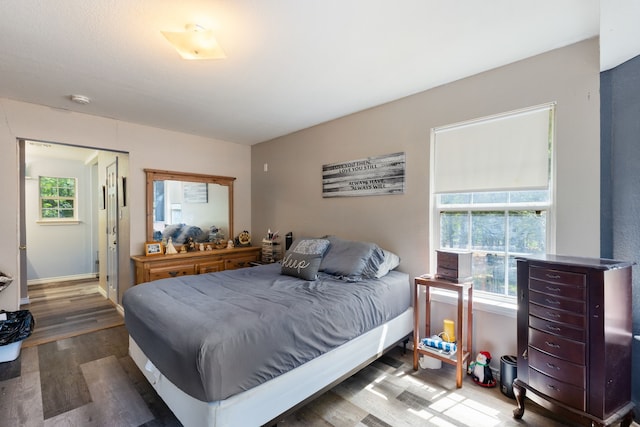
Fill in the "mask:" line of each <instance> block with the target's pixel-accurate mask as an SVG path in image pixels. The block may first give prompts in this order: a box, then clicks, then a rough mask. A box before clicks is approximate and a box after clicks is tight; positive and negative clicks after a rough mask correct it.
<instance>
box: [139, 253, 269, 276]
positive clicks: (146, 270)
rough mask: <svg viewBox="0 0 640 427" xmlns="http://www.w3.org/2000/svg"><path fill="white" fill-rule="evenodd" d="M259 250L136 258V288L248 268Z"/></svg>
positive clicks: (258, 255) (256, 258) (141, 256)
mask: <svg viewBox="0 0 640 427" xmlns="http://www.w3.org/2000/svg"><path fill="white" fill-rule="evenodd" d="M260 251H261V248H260V247H253V246H250V247H244V248H240V247H238V248H233V249H214V250H211V251H196V252H187V253H184V254H180V253H179V254H174V255H152V256H145V255H135V256H132V257H131V259H132V260H133V261H134V263H135V269H136V285H137V284H140V283H144V282H150V281H152V280H158V279H166V278H169V277H178V276H188V275H191V274H203V273H213V272H215V271H222V270H234V269H236V268H244V267H249V263H251V262H255V261H258V260H259V259H260Z"/></svg>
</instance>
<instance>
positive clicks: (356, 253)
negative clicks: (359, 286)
mask: <svg viewBox="0 0 640 427" xmlns="http://www.w3.org/2000/svg"><path fill="white" fill-rule="evenodd" d="M327 240H329V242H330V243H331V245H330V246H329V250H328V251H327V253H326V254H325V256H324V258H323V259H322V262H321V263H320V271H323V272H325V273H327V274H332V275H334V276H338V277H340V278H342V279H345V280H348V281H358V280H362V279H363V278H374V277H375V276H376V273H377V272H378V267H379V266H380V264H382V262H383V261H384V253H383V251H382V249H380V247H378V245H376V244H375V243H369V242H356V241H351V240H344V239H341V238H339V237H335V236H328V237H327Z"/></svg>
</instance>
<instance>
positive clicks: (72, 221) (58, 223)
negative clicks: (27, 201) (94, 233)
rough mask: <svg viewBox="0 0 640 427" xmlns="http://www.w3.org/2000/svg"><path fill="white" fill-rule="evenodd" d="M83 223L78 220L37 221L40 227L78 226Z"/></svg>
mask: <svg viewBox="0 0 640 427" xmlns="http://www.w3.org/2000/svg"><path fill="white" fill-rule="evenodd" d="M81 222H82V221H79V220H77V219H56V220H42V219H39V220H37V221H36V224H40V225H76V224H80V223H81Z"/></svg>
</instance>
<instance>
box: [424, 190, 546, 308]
mask: <svg viewBox="0 0 640 427" xmlns="http://www.w3.org/2000/svg"><path fill="white" fill-rule="evenodd" d="M549 209H550V203H549V192H548V191H510V192H507V191H505V192H489V193H464V194H463V193H457V194H446V195H444V194H443V195H438V196H437V202H436V210H437V212H438V214H437V215H438V223H439V230H440V235H439V245H438V246H439V248H440V249H443V250H447V249H454V250H470V251H471V252H472V260H473V261H472V262H473V263H472V273H473V285H474V291H481V292H489V293H491V294H496V295H501V296H506V297H514V296H515V295H516V262H515V257H517V256H519V255H528V254H541V253H545V252H546V250H547V233H546V232H547V219H548V217H549Z"/></svg>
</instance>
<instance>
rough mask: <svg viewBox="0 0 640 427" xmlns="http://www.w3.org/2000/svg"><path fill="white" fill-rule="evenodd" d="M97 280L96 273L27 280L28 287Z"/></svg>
mask: <svg viewBox="0 0 640 427" xmlns="http://www.w3.org/2000/svg"><path fill="white" fill-rule="evenodd" d="M97 278H98V275H97V274H96V273H83V274H74V275H71V276H60V277H46V278H43V279H31V280H27V286H29V285H39V284H41V283H53V282H66V281H69V280H84V279H97Z"/></svg>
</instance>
